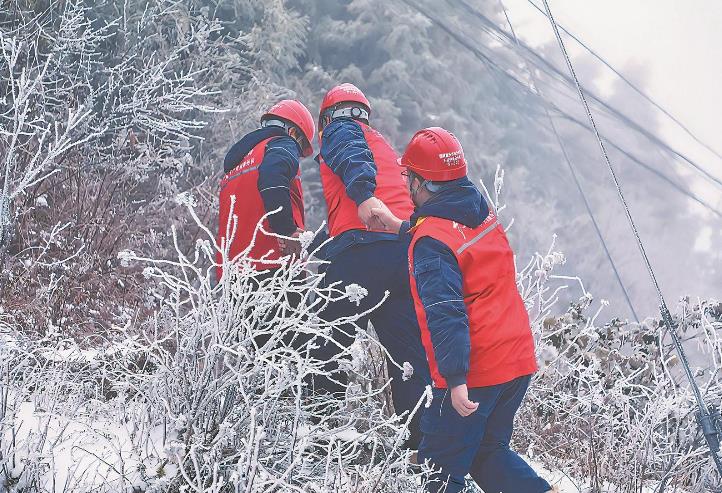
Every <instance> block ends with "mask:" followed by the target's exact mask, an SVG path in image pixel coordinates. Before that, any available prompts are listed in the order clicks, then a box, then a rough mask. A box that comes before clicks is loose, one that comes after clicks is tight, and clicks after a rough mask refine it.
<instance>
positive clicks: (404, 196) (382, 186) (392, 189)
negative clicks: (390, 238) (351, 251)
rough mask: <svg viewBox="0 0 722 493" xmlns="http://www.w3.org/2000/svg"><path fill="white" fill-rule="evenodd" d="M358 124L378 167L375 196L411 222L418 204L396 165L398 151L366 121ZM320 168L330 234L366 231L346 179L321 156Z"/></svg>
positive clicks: (392, 210) (397, 215)
mask: <svg viewBox="0 0 722 493" xmlns="http://www.w3.org/2000/svg"><path fill="white" fill-rule="evenodd" d="M356 123H358V125H359V126H360V127H361V129H362V130H363V133H364V138H365V139H366V143H367V145H368V147H369V149H370V150H371V154H372V156H373V159H374V163H375V164H376V190H375V192H374V196H375V197H376V198H378V199H379V200H381V201H382V202H383V203H384V204H386V206H387V207H388V208H389V209H390V210H391V212H393V213H394V214H395V215H396V217H399V218H401V219H408V218H409V217H410V216H411V213H412V212H413V211H414V204H413V202H412V201H411V197H409V191H408V184H407V182H406V177H405V176H403V175H402V174H401V169H400V168H399V166H398V164H397V162H396V160H397V158H398V155H397V154H396V151H394V149H393V148H392V147H391V146H390V145H389V143H388V142H386V139H384V137H383V136H382V135H381V134H380V133H379V132H377V131H376V130H374V129H373V128H371V127H369V126H368V125H366V124H364V123H362V122H356ZM319 165H320V168H321V184H322V186H323V195H324V198H325V199H326V210H327V214H328V229H329V234H330V235H331V236H337V235H340V234H341V233H343V232H345V231H348V230H351V229H363V230H365V229H366V226H365V225H364V224H363V223H362V222H361V220H360V219H359V217H358V207H357V206H356V203H355V202H354V201H353V200H351V199H350V198H349V196H348V195H347V194H346V186H345V185H344V183H343V180H341V178H340V177H339V176H338V175H336V174H335V173H334V172H333V171H332V170H331V168H330V167H329V166H328V165H327V164H326V163H325V161H324V160H323V157H322V156H320V155H319ZM377 231H384V230H377ZM384 232H387V231H384Z"/></svg>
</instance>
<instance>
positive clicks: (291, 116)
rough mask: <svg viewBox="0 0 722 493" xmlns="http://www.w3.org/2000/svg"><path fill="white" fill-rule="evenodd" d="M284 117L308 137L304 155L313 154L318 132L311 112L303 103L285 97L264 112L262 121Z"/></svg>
mask: <svg viewBox="0 0 722 493" xmlns="http://www.w3.org/2000/svg"><path fill="white" fill-rule="evenodd" d="M273 117H276V118H282V119H283V120H286V121H288V122H290V123H292V124H294V125H295V126H297V127H298V128H299V129H300V130H301V133H302V134H303V136H304V137H306V142H307V146H306V148H305V149H304V150H303V157H308V156H310V155H311V154H313V146H312V145H311V142H313V136H314V135H315V134H316V124H315V123H314V121H313V117H312V116H311V112H310V111H308V108H306V107H305V106H304V105H303V103H301V102H300V101H296V100H295V99H284V100H283V101H279V102H278V103H276V104H274V105H273V106H272V107H271V109H270V110H268V111H267V112H266V113H264V114H263V116H262V117H261V121H263V120H267V119H270V118H273Z"/></svg>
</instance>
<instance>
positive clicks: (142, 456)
mask: <svg viewBox="0 0 722 493" xmlns="http://www.w3.org/2000/svg"><path fill="white" fill-rule="evenodd" d="M113 418H114V417H113V416H112V415H111V414H109V415H107V416H105V417H103V416H101V417H99V416H92V415H89V414H88V413H87V412H86V410H85V409H78V410H77V411H76V413H75V415H73V416H63V415H60V414H57V413H54V412H52V411H46V410H44V409H42V408H41V407H39V406H36V405H35V404H34V403H33V402H23V403H21V404H20V406H19V409H18V412H17V414H16V419H15V425H14V426H13V428H12V429H10V430H6V433H5V436H4V437H3V440H14V441H15V443H16V444H17V447H16V449H15V451H16V453H15V454H14V456H13V457H12V458H11V459H10V463H11V465H12V466H13V467H12V468H11V470H10V476H11V477H14V478H18V477H19V478H21V481H20V482H18V483H16V484H11V486H10V490H9V492H10V493H12V492H13V491H20V490H22V488H24V487H32V486H33V485H32V483H31V481H32V477H33V476H35V475H33V474H28V472H27V470H28V469H32V468H38V469H40V470H41V471H43V472H42V473H41V474H40V475H39V476H40V478H41V479H40V484H39V485H36V486H35V488H38V487H39V488H41V489H42V490H43V491H53V492H55V493H63V492H77V493H82V492H86V491H88V492H89V491H91V490H92V491H98V490H100V491H119V492H120V491H130V490H132V488H133V487H135V486H143V485H144V481H143V480H142V477H141V474H140V471H139V466H140V465H141V464H143V465H144V466H145V468H146V469H147V470H148V471H149V473H150V474H153V475H155V474H156V473H157V469H158V468H159V466H160V464H159V463H158V459H157V458H158V457H162V456H163V451H162V448H161V447H159V446H158V445H159V444H161V442H162V430H150V431H148V432H145V433H142V434H141V433H139V432H140V431H142V430H138V429H136V428H135V426H134V421H133V420H126V419H122V417H121V416H116V417H115V418H116V419H113ZM117 418H121V419H117ZM13 435H14V436H13ZM143 435H145V436H146V438H145V440H144V441H145V443H139V442H140V441H141V440H140V437H141V436H143ZM151 457H152V458H154V459H153V463H148V462H149V458H151ZM23 469H26V472H25V474H22V475H21V473H22V472H23ZM0 480H2V481H4V480H5V478H0ZM0 482H1V481H0ZM11 483H12V482H11Z"/></svg>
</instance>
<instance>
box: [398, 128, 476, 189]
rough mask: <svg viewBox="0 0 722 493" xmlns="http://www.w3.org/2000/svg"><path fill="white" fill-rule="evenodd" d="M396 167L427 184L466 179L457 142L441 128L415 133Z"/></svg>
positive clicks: (461, 151) (449, 133) (464, 165)
mask: <svg viewBox="0 0 722 493" xmlns="http://www.w3.org/2000/svg"><path fill="white" fill-rule="evenodd" d="M398 163H399V166H403V167H405V168H406V169H408V170H409V171H411V172H413V173H415V174H417V175H419V176H420V177H421V178H423V179H424V180H429V181H451V180H456V179H458V178H463V177H464V176H466V158H464V150H463V149H462V148H461V143H459V139H457V138H456V137H455V136H454V134H452V133H451V132H449V131H448V130H444V129H443V128H441V127H429V128H424V129H423V130H419V131H418V132H416V133H415V134H414V136H413V137H412V138H411V141H410V142H409V145H407V146H406V150H405V151H404V155H403V156H401V158H400V159H399V160H398Z"/></svg>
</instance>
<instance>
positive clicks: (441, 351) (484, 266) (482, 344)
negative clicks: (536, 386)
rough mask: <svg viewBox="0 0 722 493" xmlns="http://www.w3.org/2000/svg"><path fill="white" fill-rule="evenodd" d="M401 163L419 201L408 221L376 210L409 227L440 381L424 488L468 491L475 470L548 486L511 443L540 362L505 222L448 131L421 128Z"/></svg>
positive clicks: (424, 424) (426, 335) (500, 485)
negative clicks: (431, 471) (433, 471)
mask: <svg viewBox="0 0 722 493" xmlns="http://www.w3.org/2000/svg"><path fill="white" fill-rule="evenodd" d="M399 164H400V165H401V166H402V167H404V168H405V172H404V173H405V174H406V175H407V177H408V180H409V191H410V195H411V198H412V199H413V201H414V204H415V206H416V209H415V211H414V214H413V215H412V216H411V220H410V222H404V221H402V220H401V219H399V218H397V217H395V216H394V215H393V214H390V213H389V212H388V211H387V210H386V209H383V208H381V209H378V210H374V211H372V212H373V213H374V214H376V215H377V216H378V218H379V219H380V220H381V221H382V222H383V223H384V224H386V225H387V227H388V228H389V229H390V230H393V231H400V234H401V235H410V236H411V243H410V245H409V249H408V260H409V262H408V266H409V269H410V272H409V274H410V281H411V292H412V294H413V298H414V305H415V308H416V314H417V316H418V319H419V325H420V327H421V338H422V342H423V346H424V349H425V351H426V357H427V359H428V362H429V366H430V369H431V376H432V378H433V382H434V389H433V401H432V404H431V407H430V408H429V409H427V410H426V412H425V413H424V415H423V417H422V418H421V430H422V432H423V438H422V440H421V445H420V446H419V459H420V460H422V461H429V462H430V463H431V464H433V465H434V466H435V467H437V468H440V470H441V472H440V473H439V474H437V475H436V476H435V477H434V478H433V479H434V481H432V482H431V483H430V484H429V486H428V491H434V492H436V491H445V492H447V493H456V492H459V491H462V490H463V489H464V478H465V476H466V475H467V474H469V473H470V474H471V476H472V478H473V479H474V480H475V481H476V483H477V484H478V485H479V486H480V487H481V488H482V489H483V490H484V491H487V492H495V493H497V492H504V493H544V492H547V491H551V487H550V486H549V484H548V483H547V482H546V481H545V480H543V479H542V478H540V477H539V476H537V474H536V473H535V472H534V471H533V470H532V469H531V468H530V467H529V466H528V465H527V464H526V462H524V460H523V459H521V458H520V457H519V456H518V455H517V454H516V453H514V452H513V451H512V450H510V449H509V442H510V440H511V435H512V430H513V422H514V415H515V413H516V411H517V409H518V408H519V406H520V404H521V402H522V398H523V397H524V394H525V392H526V390H527V387H528V386H529V381H530V379H531V375H532V374H533V373H534V372H535V371H536V370H537V364H536V358H535V354H534V340H533V338H532V333H531V328H530V325H529V317H528V314H527V311H526V307H525V306H524V302H523V300H522V298H521V296H520V295H519V291H518V289H517V286H516V271H515V265H514V252H513V251H512V249H511V247H510V246H509V242H508V241H507V238H506V234H505V233H504V228H503V227H502V226H501V224H500V222H499V220H498V219H497V217H496V214H495V213H494V212H493V211H490V210H489V207H488V206H487V204H486V201H485V200H484V198H483V196H482V195H481V193H480V192H479V190H478V189H477V188H476V186H474V184H473V183H472V182H471V181H470V180H469V179H468V178H467V176H466V171H467V165H466V159H465V157H464V151H463V149H462V148H461V144H460V143H459V141H458V140H457V139H456V137H455V136H454V135H453V134H451V133H450V132H448V131H446V130H444V129H443V128H439V127H431V128H426V129H423V130H420V131H419V132H417V133H416V134H415V135H414V136H413V138H412V139H411V142H410V143H409V145H408V146H407V148H406V151H405V152H404V154H403V156H402V157H401V159H400V160H399ZM444 488H445V489H444Z"/></svg>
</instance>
